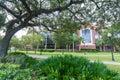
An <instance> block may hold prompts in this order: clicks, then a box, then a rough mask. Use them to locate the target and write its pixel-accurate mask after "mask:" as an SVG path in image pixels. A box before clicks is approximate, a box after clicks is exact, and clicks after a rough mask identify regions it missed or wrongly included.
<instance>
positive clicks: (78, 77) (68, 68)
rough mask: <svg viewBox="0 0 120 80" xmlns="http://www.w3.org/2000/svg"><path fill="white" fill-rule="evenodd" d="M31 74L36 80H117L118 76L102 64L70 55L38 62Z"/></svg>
mask: <svg viewBox="0 0 120 80" xmlns="http://www.w3.org/2000/svg"><path fill="white" fill-rule="evenodd" d="M33 72H34V73H35V75H36V76H37V78H41V77H43V78H45V80H117V75H118V74H117V73H116V72H114V71H110V70H109V69H107V67H106V66H105V65H104V64H103V63H100V62H94V63H92V62H90V61H89V60H87V59H86V58H84V57H76V56H72V55H65V56H54V57H51V58H48V59H46V60H43V61H40V62H39V63H38V64H36V65H35V66H34V68H33ZM39 76H40V77H39ZM119 79H120V78H119Z"/></svg>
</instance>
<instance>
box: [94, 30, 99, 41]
mask: <svg viewBox="0 0 120 80" xmlns="http://www.w3.org/2000/svg"><path fill="white" fill-rule="evenodd" d="M94 34H95V39H98V32H97V31H95V33H94Z"/></svg>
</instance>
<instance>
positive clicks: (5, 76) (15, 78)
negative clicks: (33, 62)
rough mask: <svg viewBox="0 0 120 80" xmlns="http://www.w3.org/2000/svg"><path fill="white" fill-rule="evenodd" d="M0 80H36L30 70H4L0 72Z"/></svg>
mask: <svg viewBox="0 0 120 80" xmlns="http://www.w3.org/2000/svg"><path fill="white" fill-rule="evenodd" d="M0 80H36V79H35V78H34V76H32V75H31V70H30V69H23V70H21V69H5V70H3V71H0Z"/></svg>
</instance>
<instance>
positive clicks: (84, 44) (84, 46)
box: [83, 41, 86, 55]
mask: <svg viewBox="0 0 120 80" xmlns="http://www.w3.org/2000/svg"><path fill="white" fill-rule="evenodd" d="M83 43H84V47H85V48H84V55H86V52H85V49H86V46H85V41H83Z"/></svg>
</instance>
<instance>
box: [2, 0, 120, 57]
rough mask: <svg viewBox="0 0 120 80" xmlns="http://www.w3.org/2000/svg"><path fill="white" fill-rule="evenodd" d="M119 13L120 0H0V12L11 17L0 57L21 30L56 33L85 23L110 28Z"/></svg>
mask: <svg viewBox="0 0 120 80" xmlns="http://www.w3.org/2000/svg"><path fill="white" fill-rule="evenodd" d="M119 11H120V0H0V13H1V14H4V15H9V16H12V19H7V18H6V21H5V25H4V26H3V27H4V28H5V30H6V35H5V37H4V38H3V40H2V44H1V48H0V55H1V56H5V55H6V54H7V49H8V45H9V41H10V39H11V37H12V36H13V35H14V34H15V33H16V32H17V31H19V30H20V29H22V28H26V27H28V26H31V27H33V26H38V25H41V27H42V29H47V30H49V31H56V30H57V29H59V28H60V29H61V27H63V28H66V29H67V28H69V29H71V30H72V29H76V27H79V26H80V25H81V24H84V23H86V22H89V23H97V24H98V25H99V26H105V25H111V24H113V23H115V22H117V21H119V20H120V13H119ZM7 17H8V16H7ZM69 23H70V24H69ZM78 23H79V24H78ZM66 25H68V26H66ZM1 27H2V26H1ZM71 30H70V31H71ZM71 32H72V31H71Z"/></svg>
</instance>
